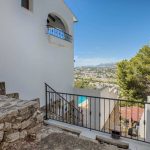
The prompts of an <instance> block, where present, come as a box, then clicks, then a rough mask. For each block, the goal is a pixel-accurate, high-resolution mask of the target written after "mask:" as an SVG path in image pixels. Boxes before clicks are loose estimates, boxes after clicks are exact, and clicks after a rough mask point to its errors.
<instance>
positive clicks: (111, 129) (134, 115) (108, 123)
mask: <svg viewBox="0 0 150 150" xmlns="http://www.w3.org/2000/svg"><path fill="white" fill-rule="evenodd" d="M50 92H51V94H55V91H53V90H51V91H50ZM57 94H58V95H59V96H60V97H61V98H63V99H64V97H66V99H69V102H72V103H73V104H74V106H75V107H76V108H78V109H77V110H80V111H79V112H80V113H81V114H82V117H81V118H82V119H81V120H82V121H81V120H80V121H79V116H78V115H79V113H78V115H76V117H77V118H76V119H75V118H73V119H74V121H72V120H71V116H72V117H75V116H73V115H72V110H70V111H68V113H67V117H66V118H68V117H70V118H69V119H68V120H67V119H66V120H63V119H61V118H57V117H56V118H55V117H54V116H53V117H51V119H54V120H57V121H61V122H65V123H71V124H74V125H77V126H81V127H84V128H88V129H90V130H96V131H100V132H104V133H109V134H113V133H117V134H118V135H117V136H121V137H125V138H130V139H133V140H138V141H142V142H146V143H149V141H147V139H146V130H145V129H146V106H150V103H148V102H146V101H145V102H141V101H132V100H122V99H115V98H106V97H96V96H87V95H79V94H70V93H62V92H57ZM66 99H65V101H66ZM53 101H54V100H53ZM69 102H68V103H67V104H68V105H70V103H69ZM70 108H71V109H73V107H70ZM59 109H60V108H59ZM59 109H58V111H59ZM58 114H59V113H58ZM58 114H57V115H58ZM61 117H62V118H63V117H64V116H61ZM140 129H141V130H143V133H140ZM115 136H116V135H115Z"/></svg>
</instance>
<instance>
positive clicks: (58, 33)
mask: <svg viewBox="0 0 150 150" xmlns="http://www.w3.org/2000/svg"><path fill="white" fill-rule="evenodd" d="M46 26H47V34H49V35H52V36H54V37H57V38H60V39H62V40H65V41H68V42H72V36H71V35H69V34H68V33H66V32H65V31H63V30H61V29H59V28H56V27H54V26H52V25H46Z"/></svg>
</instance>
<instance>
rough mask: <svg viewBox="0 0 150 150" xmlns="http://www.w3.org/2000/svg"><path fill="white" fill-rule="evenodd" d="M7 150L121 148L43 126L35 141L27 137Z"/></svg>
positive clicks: (107, 149) (110, 149)
mask: <svg viewBox="0 0 150 150" xmlns="http://www.w3.org/2000/svg"><path fill="white" fill-rule="evenodd" d="M8 150H123V149H119V148H117V147H116V146H113V145H108V144H105V143H98V142H93V141H90V140H85V139H81V138H79V137H78V136H77V135H73V134H71V133H68V132H65V131H63V130H61V129H58V128H55V127H52V126H44V127H43V128H42V129H41V131H39V134H38V137H37V139H36V141H31V140H29V139H27V140H26V141H17V142H16V143H14V144H12V145H10V147H9V148H8Z"/></svg>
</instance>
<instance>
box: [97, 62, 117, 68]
mask: <svg viewBox="0 0 150 150" xmlns="http://www.w3.org/2000/svg"><path fill="white" fill-rule="evenodd" d="M116 65H117V64H116V63H102V64H99V65H97V66H96V67H100V68H116Z"/></svg>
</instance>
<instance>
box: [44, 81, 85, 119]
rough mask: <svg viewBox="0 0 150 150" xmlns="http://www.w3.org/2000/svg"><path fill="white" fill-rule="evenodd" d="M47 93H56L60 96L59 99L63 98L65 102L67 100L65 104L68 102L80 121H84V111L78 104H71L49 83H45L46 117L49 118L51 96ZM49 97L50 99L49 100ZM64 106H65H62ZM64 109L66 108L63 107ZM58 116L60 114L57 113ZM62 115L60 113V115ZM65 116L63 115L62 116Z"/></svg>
mask: <svg viewBox="0 0 150 150" xmlns="http://www.w3.org/2000/svg"><path fill="white" fill-rule="evenodd" d="M47 94H49V95H50V94H55V95H57V96H58V97H59V100H60V99H61V100H62V101H63V102H65V104H67V106H69V107H70V108H72V109H73V111H74V112H75V111H76V114H77V119H78V121H80V122H82V118H83V114H82V111H80V109H79V108H78V107H76V106H74V105H73V104H71V103H70V102H69V101H67V100H66V99H65V98H64V97H63V96H62V95H61V94H60V93H58V92H56V91H55V90H54V89H53V88H52V87H50V86H49V85H48V84H47V83H45V97H46V119H48V101H49V103H50V97H48V96H47ZM48 99H49V100H48ZM52 102H53V103H55V102H56V101H54V100H53V101H52ZM62 107H64V106H62ZM63 109H64V108H63ZM56 115H57V116H58V114H56ZM59 116H60V115H59ZM60 117H63V116H60Z"/></svg>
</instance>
